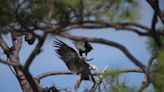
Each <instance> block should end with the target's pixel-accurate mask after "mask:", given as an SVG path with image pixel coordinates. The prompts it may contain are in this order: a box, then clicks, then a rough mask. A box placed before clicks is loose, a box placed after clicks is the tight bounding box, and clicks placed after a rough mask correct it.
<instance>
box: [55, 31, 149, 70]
mask: <svg viewBox="0 0 164 92" xmlns="http://www.w3.org/2000/svg"><path fill="white" fill-rule="evenodd" d="M58 35H60V36H62V37H65V38H69V39H71V40H83V41H88V42H94V43H101V44H106V45H109V46H112V47H116V48H118V49H120V50H121V51H122V52H123V53H124V54H125V55H126V56H127V57H128V58H129V59H130V60H131V61H132V62H133V63H134V64H135V65H136V66H138V67H140V68H141V69H142V70H143V71H144V72H145V73H147V70H146V66H145V65H144V64H142V63H141V62H140V61H139V60H137V59H136V58H135V57H134V56H133V55H132V54H131V53H130V52H129V51H128V49H127V48H126V47H124V46H123V45H121V44H119V43H116V42H113V41H110V40H106V39H102V38H87V37H79V36H74V35H70V34H68V33H60V34H58Z"/></svg>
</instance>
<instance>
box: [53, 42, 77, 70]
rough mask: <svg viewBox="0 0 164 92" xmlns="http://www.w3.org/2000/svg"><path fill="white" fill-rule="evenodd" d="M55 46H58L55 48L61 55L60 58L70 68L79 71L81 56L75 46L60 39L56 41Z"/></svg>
mask: <svg viewBox="0 0 164 92" xmlns="http://www.w3.org/2000/svg"><path fill="white" fill-rule="evenodd" d="M54 47H56V48H57V49H56V50H55V51H56V53H57V54H58V55H59V58H60V59H61V60H63V61H64V63H65V64H66V65H67V67H68V69H69V70H71V71H74V72H77V71H79V70H78V67H79V66H78V60H79V59H80V58H79V56H78V54H77V52H76V51H75V50H74V49H73V48H71V47H69V46H68V45H67V44H65V43H64V42H62V41H60V40H55V41H54Z"/></svg>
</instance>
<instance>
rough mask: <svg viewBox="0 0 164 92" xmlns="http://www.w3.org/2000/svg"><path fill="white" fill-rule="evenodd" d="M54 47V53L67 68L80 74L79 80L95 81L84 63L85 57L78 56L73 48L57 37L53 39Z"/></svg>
mask: <svg viewBox="0 0 164 92" xmlns="http://www.w3.org/2000/svg"><path fill="white" fill-rule="evenodd" d="M54 47H56V50H55V51H56V53H57V54H58V55H59V58H60V59H61V60H63V62H64V63H65V64H66V66H67V67H68V69H69V70H70V71H72V72H73V73H76V74H79V75H80V76H81V79H80V81H82V80H92V81H93V82H94V83H95V80H94V77H93V75H92V74H91V71H90V65H89V64H88V63H86V61H85V59H84V58H83V57H80V56H79V55H78V53H77V52H76V51H75V50H74V49H73V48H71V47H69V46H68V45H67V44H65V43H64V42H62V41H60V40H58V39H57V40H55V41H54Z"/></svg>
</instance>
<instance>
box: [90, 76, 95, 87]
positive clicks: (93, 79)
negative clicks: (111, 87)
mask: <svg viewBox="0 0 164 92" xmlns="http://www.w3.org/2000/svg"><path fill="white" fill-rule="evenodd" d="M90 76H91V80H92V81H93V86H92V89H93V88H94V87H95V85H96V80H95V78H94V77H93V75H90Z"/></svg>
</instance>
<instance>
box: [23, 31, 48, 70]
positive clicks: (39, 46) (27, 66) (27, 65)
mask: <svg viewBox="0 0 164 92" xmlns="http://www.w3.org/2000/svg"><path fill="white" fill-rule="evenodd" d="M46 36H47V34H44V35H43V37H42V38H41V39H40V40H39V42H38V44H37V45H36V46H35V48H34V50H33V51H32V53H31V54H30V56H29V57H28V59H27V61H26V63H25V65H24V68H25V69H26V70H28V69H29V67H30V65H31V63H32V61H33V60H34V58H35V57H36V56H37V55H38V54H39V53H40V52H41V47H42V46H43V44H44V42H45V39H46Z"/></svg>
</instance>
